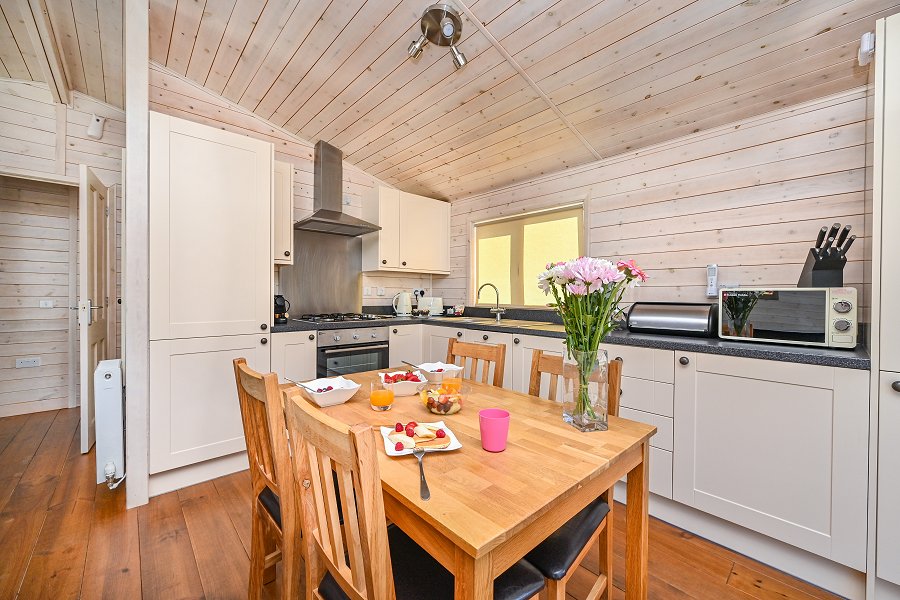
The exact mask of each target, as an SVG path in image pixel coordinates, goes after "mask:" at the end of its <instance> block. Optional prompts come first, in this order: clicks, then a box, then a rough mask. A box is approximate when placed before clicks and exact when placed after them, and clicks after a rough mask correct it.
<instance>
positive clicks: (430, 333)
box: [422, 325, 465, 362]
mask: <svg viewBox="0 0 900 600" xmlns="http://www.w3.org/2000/svg"><path fill="white" fill-rule="evenodd" d="M464 332H465V330H464V329H462V328H454V327H441V326H439V325H424V326H423V328H422V352H423V353H424V356H423V357H422V362H437V361H445V360H447V347H448V346H449V345H450V338H454V337H455V338H457V339H462V337H463V334H464Z"/></svg>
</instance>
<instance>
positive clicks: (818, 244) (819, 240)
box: [816, 227, 828, 248]
mask: <svg viewBox="0 0 900 600" xmlns="http://www.w3.org/2000/svg"><path fill="white" fill-rule="evenodd" d="M826 233H828V228H827V227H823V228H822V229H820V230H819V237H817V238H816V248H821V247H822V242H824V241H825V234H826Z"/></svg>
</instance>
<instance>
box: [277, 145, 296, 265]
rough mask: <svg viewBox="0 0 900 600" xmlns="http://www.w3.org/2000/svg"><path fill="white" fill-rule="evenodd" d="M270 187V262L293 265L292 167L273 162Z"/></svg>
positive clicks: (283, 163) (289, 164) (287, 164)
mask: <svg viewBox="0 0 900 600" xmlns="http://www.w3.org/2000/svg"><path fill="white" fill-rule="evenodd" d="M273 184H274V185H273V187H272V260H273V262H274V263H275V264H276V265H292V264H294V165H292V164H291V163H287V162H282V161H280V160H276V161H275V172H274V179H273Z"/></svg>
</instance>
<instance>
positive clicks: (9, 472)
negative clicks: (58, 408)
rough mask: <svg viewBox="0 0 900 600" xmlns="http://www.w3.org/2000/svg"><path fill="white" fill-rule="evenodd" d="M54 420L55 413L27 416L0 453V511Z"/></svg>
mask: <svg viewBox="0 0 900 600" xmlns="http://www.w3.org/2000/svg"><path fill="white" fill-rule="evenodd" d="M55 418H56V412H55V411H48V412H43V413H34V414H32V415H28V419H27V420H26V421H25V423H24V424H23V425H22V427H21V428H20V429H19V431H18V433H16V435H15V436H14V438H13V439H12V441H10V443H9V444H8V445H7V446H6V448H5V449H4V450H3V452H2V453H0V510H2V509H3V507H4V506H6V503H7V502H8V501H9V497H10V495H11V494H12V493H13V490H14V489H15V488H16V485H18V483H19V480H20V479H21V478H22V475H23V474H24V473H25V469H27V468H28V465H29V464H30V463H31V459H32V458H34V454H35V452H37V449H38V447H39V446H40V445H41V442H42V441H43V440H44V436H45V435H47V430H49V429H50V426H51V425H52V424H53V421H54V419H55Z"/></svg>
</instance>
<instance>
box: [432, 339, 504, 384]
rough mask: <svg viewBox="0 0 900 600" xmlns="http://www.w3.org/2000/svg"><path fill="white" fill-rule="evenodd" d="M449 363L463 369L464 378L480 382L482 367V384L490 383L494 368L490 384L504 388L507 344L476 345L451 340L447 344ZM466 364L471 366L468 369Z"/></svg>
mask: <svg viewBox="0 0 900 600" xmlns="http://www.w3.org/2000/svg"><path fill="white" fill-rule="evenodd" d="M456 359H462V362H457V361H456ZM467 361H468V363H467ZM447 362H448V363H450V364H454V365H459V366H461V367H463V371H462V372H463V377H464V378H465V379H472V380H475V381H477V380H478V367H479V365H480V366H481V383H488V379H490V375H489V374H490V372H491V367H492V366H493V370H494V377H493V379H491V381H490V383H491V385H495V386H497V387H503V371H504V369H505V366H506V344H474V343H472V342H460V341H459V340H457V339H456V338H450V342H449V343H448V344H447ZM466 364H468V365H469V368H468V369H467V368H466ZM466 373H468V375H466Z"/></svg>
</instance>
